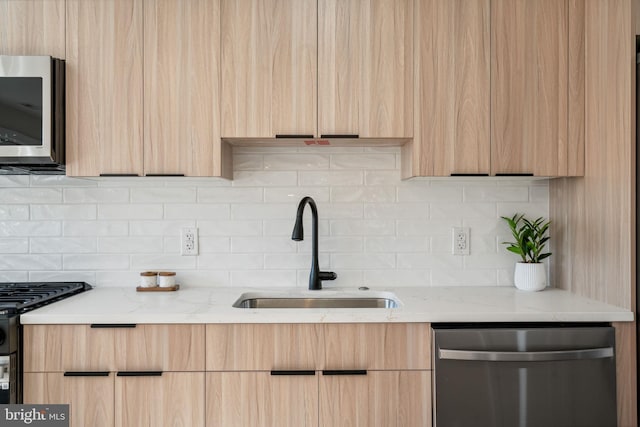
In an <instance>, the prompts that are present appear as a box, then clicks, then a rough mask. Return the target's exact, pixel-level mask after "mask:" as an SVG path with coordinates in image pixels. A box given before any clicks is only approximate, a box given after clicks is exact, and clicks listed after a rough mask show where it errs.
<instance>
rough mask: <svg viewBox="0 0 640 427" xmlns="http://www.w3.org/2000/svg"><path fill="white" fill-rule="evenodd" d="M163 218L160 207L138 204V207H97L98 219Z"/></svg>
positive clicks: (116, 205)
mask: <svg viewBox="0 0 640 427" xmlns="http://www.w3.org/2000/svg"><path fill="white" fill-rule="evenodd" d="M163 216H164V213H163V206H162V205H152V204H138V205H121V204H112V205H100V206H98V219H100V220H105V219H106V220H111V219H129V220H131V219H161V218H162V217H163Z"/></svg>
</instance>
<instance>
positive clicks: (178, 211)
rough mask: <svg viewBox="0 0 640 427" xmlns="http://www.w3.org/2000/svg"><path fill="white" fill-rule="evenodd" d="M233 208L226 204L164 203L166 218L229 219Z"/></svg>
mask: <svg viewBox="0 0 640 427" xmlns="http://www.w3.org/2000/svg"><path fill="white" fill-rule="evenodd" d="M230 215H231V208H230V207H229V205H224V204H211V205H209V204H207V205H205V204H196V203H188V204H176V205H173V204H171V205H169V204H167V205H164V218H165V219H204V220H214V219H229V216H230Z"/></svg>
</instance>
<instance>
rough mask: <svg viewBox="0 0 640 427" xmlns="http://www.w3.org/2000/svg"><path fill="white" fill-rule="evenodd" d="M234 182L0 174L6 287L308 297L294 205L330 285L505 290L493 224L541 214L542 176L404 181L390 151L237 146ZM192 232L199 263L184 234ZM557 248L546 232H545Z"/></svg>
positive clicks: (0, 273) (509, 267)
mask: <svg viewBox="0 0 640 427" xmlns="http://www.w3.org/2000/svg"><path fill="white" fill-rule="evenodd" d="M233 156H234V167H235V178H236V179H235V180H234V181H228V180H224V179H220V178H193V177H181V178H171V177H158V178H149V177H138V178H91V179H78V178H70V177H65V176H30V177H29V176H0V254H2V257H0V259H2V260H3V261H2V262H0V280H5V281H12V280H13V281H15V280H22V281H25V280H84V281H87V282H89V283H90V284H92V285H95V286H128V287H131V288H133V287H134V286H135V285H136V284H137V283H138V274H139V272H140V271H142V270H146V269H169V270H175V271H177V273H178V281H179V282H180V283H181V284H183V285H185V286H250V287H263V286H264V287H286V286H298V287H300V288H303V289H304V288H307V286H308V280H309V268H310V263H311V246H312V242H311V213H310V210H309V209H305V213H304V228H305V239H304V241H301V242H294V241H292V240H291V231H292V229H293V225H294V221H295V215H296V207H297V204H298V202H299V200H300V199H301V198H302V197H304V196H306V195H310V196H312V197H314V199H315V200H316V203H317V205H318V215H319V235H320V238H319V250H320V264H321V268H322V269H323V270H330V271H336V272H337V273H338V279H337V280H336V281H333V282H331V281H327V282H325V283H324V287H325V288H331V287H349V288H352V289H355V288H357V287H358V286H371V287H374V288H376V287H377V288H385V287H389V286H462V285H493V286H512V282H513V265H514V263H515V259H514V256H513V255H512V254H510V253H508V252H507V251H506V250H505V249H504V245H502V244H501V242H502V241H505V240H509V239H510V234H509V230H508V228H507V227H506V225H505V224H504V222H503V221H502V220H501V219H500V218H499V216H500V215H509V216H511V215H513V214H514V213H515V212H522V213H525V214H527V216H530V217H537V216H544V217H548V214H549V206H548V199H549V189H548V181H546V180H536V179H525V178H520V179H508V178H504V179H487V178H484V179H480V178H465V179H459V178H417V179H411V180H407V181H401V180H400V167H399V161H400V150H399V148H398V147H374V148H370V147H368V148H365V147H334V146H329V147H318V146H315V147H280V148H273V147H235V148H234V154H233ZM454 226H465V227H469V228H470V232H471V234H470V245H471V248H470V249H471V253H470V255H468V256H453V255H452V254H451V245H452V240H451V239H452V237H451V236H452V235H451V232H452V231H451V228H452V227H454ZM184 227H197V228H198V235H199V243H200V248H199V249H200V251H199V255H197V256H181V255H180V232H181V229H182V228H184ZM551 238H552V239H553V236H551Z"/></svg>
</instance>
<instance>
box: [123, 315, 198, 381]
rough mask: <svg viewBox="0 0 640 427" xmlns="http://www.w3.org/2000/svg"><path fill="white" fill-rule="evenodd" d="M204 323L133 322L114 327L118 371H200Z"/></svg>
mask: <svg viewBox="0 0 640 427" xmlns="http://www.w3.org/2000/svg"><path fill="white" fill-rule="evenodd" d="M204 330H205V326H204V325H158V324H154V325H137V326H136V327H135V328H131V329H120V330H116V334H115V337H116V338H115V348H116V349H117V351H116V366H117V368H118V370H120V371H204V354H205V353H204V342H205V341H204V339H205V338H204Z"/></svg>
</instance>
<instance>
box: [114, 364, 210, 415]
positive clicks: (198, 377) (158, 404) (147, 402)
mask: <svg viewBox="0 0 640 427" xmlns="http://www.w3.org/2000/svg"><path fill="white" fill-rule="evenodd" d="M115 421H116V422H115V425H116V427H140V426H154V427H165V426H166V427H169V426H190V427H204V425H205V424H204V372H163V373H162V375H161V376H126V377H122V376H120V377H116V380H115Z"/></svg>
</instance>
